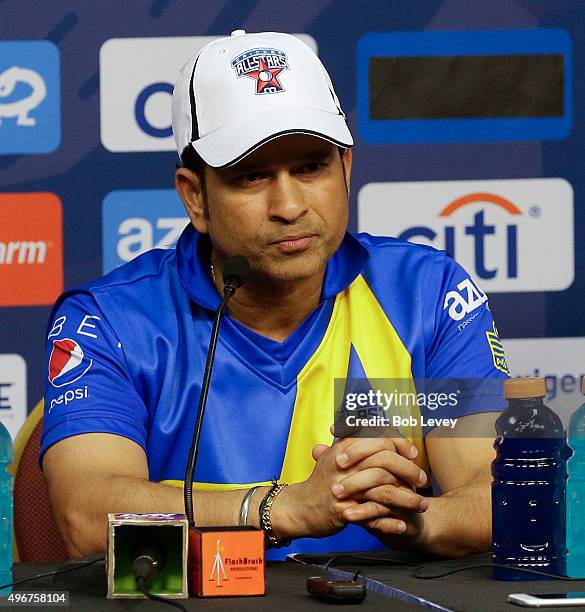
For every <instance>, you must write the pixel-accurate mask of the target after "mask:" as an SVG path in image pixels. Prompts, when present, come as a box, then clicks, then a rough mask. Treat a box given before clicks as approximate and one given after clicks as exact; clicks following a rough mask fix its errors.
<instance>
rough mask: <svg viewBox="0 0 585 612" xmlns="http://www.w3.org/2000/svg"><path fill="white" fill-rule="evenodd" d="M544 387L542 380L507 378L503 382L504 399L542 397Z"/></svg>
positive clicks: (540, 378)
mask: <svg viewBox="0 0 585 612" xmlns="http://www.w3.org/2000/svg"><path fill="white" fill-rule="evenodd" d="M545 395H546V387H545V384H544V378H542V377H533V378H508V379H507V380H505V381H504V397H505V398H506V399H523V398H528V397H544V396H545Z"/></svg>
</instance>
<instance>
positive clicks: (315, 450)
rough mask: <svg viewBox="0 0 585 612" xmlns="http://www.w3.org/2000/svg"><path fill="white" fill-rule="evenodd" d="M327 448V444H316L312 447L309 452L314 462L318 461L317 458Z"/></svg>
mask: <svg viewBox="0 0 585 612" xmlns="http://www.w3.org/2000/svg"><path fill="white" fill-rule="evenodd" d="M328 448H329V446H327V444H316V445H315V446H313V450H312V451H311V455H313V459H314V460H315V461H319V457H320V456H321V455H322V454H323V453H324V452H325V451H326V450H327V449H328Z"/></svg>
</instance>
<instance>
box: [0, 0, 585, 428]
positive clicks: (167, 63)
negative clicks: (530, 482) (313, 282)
mask: <svg viewBox="0 0 585 612" xmlns="http://www.w3.org/2000/svg"><path fill="white" fill-rule="evenodd" d="M41 5H42V10H39V8H40V6H41ZM239 28H243V29H246V30H247V31H265V30H282V31H286V32H291V33H294V34H298V35H299V36H301V37H302V38H303V39H304V40H305V42H307V43H308V44H309V45H311V46H312V47H313V48H314V49H315V50H316V51H317V52H318V54H319V55H320V57H321V58H322V60H323V62H324V63H325V65H326V67H327V68H328V70H329V73H330V75H331V77H332V79H333V82H334V83H335V87H336V90H337V93H338V95H339V98H340V100H341V103H342V105H343V108H344V109H345V111H346V113H347V115H348V118H349V121H350V124H351V126H352V129H353V133H354V136H355V140H356V147H355V156H354V159H355V162H354V164H355V165H354V176H353V183H352V197H351V203H352V213H351V229H354V230H360V231H369V232H371V233H378V234H391V235H398V236H402V237H404V238H408V239H410V240H414V241H418V242H422V243H426V244H433V245H435V246H436V247H437V248H442V249H447V250H449V251H450V252H451V253H452V254H453V255H454V256H455V257H456V259H458V260H459V261H460V262H461V263H462V264H463V265H464V266H465V267H466V268H467V269H468V270H469V272H470V273H471V274H472V275H473V277H474V278H475V281H476V282H477V284H478V285H479V286H480V287H482V288H483V289H484V290H485V291H486V292H487V293H488V295H489V296H490V304H491V308H492V310H493V312H494V314H495V318H496V320H497V322H498V326H499V330H500V334H501V336H502V338H503V339H504V345H505V346H507V347H509V351H508V352H509V363H510V368H511V370H512V373H513V374H518V375H526V374H535V373H536V374H540V375H545V376H547V384H548V385H549V388H550V390H551V396H552V395H554V396H555V397H557V398H558V397H561V396H562V397H565V400H566V401H567V398H569V397H570V400H569V401H568V404H569V405H573V404H574V402H576V401H578V399H577V394H576V389H577V387H578V384H579V379H580V377H582V375H583V373H584V372H585V343H584V337H585V316H583V314H582V304H583V303H585V265H584V256H585V241H584V240H583V239H582V238H581V236H582V235H583V234H584V232H585V202H584V201H583V197H584V196H583V194H584V189H585V173H583V159H585V123H584V113H585V110H584V108H585V107H584V105H583V103H582V101H583V89H584V86H585V70H584V64H585V61H584V58H585V5H584V3H583V2H582V0H541V1H539V2H531V1H529V0H475V1H474V2H469V1H468V0H416V1H412V0H391V1H387V0H369V1H367V2H366V1H364V2H355V1H354V0H296V1H295V2H285V1H279V0H270V1H269V0H226V1H203V0H136V1H133V2H128V1H121V2H120V1H119V0H118V1H114V0H101V1H100V2H78V1H73V0H59V1H52V2H42V3H39V2H38V0H1V1H0V419H1V420H2V421H3V422H4V423H5V424H6V425H7V426H8V428H9V430H10V432H11V433H12V435H13V436H14V435H15V434H16V432H17V431H18V429H19V427H20V426H21V424H22V422H23V421H24V418H25V416H26V414H27V412H28V411H30V410H31V409H32V407H34V405H35V404H36V403H37V402H38V400H39V399H40V398H41V396H42V391H43V386H44V383H45V380H46V372H45V370H44V368H45V366H44V363H43V359H44V357H43V352H44V340H45V336H46V329H45V327H46V321H47V317H48V315H49V312H50V305H51V304H52V302H53V301H54V299H55V298H56V297H57V295H58V294H59V293H60V291H61V290H62V289H63V288H68V287H72V286H75V285H78V284H80V283H83V282H85V281H87V280H89V279H91V278H93V277H95V276H98V275H101V274H102V273H104V272H106V271H109V270H111V269H112V268H114V267H116V266H117V265H120V264H121V263H124V262H125V261H128V260H130V259H132V258H133V257H135V256H136V255H137V254H138V253H140V252H143V251H144V250H146V249H149V248H152V247H161V246H162V247H166V246H170V245H172V244H173V243H174V241H175V240H176V239H177V236H178V235H179V233H180V231H181V229H182V228H183V227H184V225H185V215H184V213H183V211H182V207H181V205H180V202H179V200H178V197H177V196H176V194H175V193H174V192H173V189H172V185H173V172H174V168H175V163H176V161H177V157H176V153H175V152H174V151H173V148H174V145H173V141H172V136H171V129H170V110H169V107H170V94H171V91H172V83H173V82H174V80H175V78H176V75H177V73H178V71H179V69H180V68H181V66H182V65H183V64H184V63H185V62H186V61H187V60H188V59H189V57H190V56H191V55H192V54H193V53H195V52H196V51H197V50H198V49H199V48H200V47H201V46H203V45H204V44H206V43H207V42H208V41H209V40H211V39H212V38H214V37H217V36H221V35H226V34H229V33H230V32H231V31H232V30H234V29H239ZM547 338H551V339H554V340H550V341H549V340H547Z"/></svg>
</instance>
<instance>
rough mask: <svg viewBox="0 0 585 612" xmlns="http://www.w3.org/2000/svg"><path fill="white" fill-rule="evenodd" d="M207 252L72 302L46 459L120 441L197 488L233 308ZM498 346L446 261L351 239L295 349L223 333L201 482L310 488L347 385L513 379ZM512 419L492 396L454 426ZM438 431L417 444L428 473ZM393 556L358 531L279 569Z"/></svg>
mask: <svg viewBox="0 0 585 612" xmlns="http://www.w3.org/2000/svg"><path fill="white" fill-rule="evenodd" d="M207 248H208V242H207V238H206V237H203V236H201V235H199V234H198V233H197V232H196V231H195V230H194V229H193V228H192V227H191V226H189V227H188V228H187V229H186V230H185V231H184V233H183V235H182V236H181V238H180V240H179V242H178V244H177V248H176V249H175V250H170V251H163V250H154V251H150V252H148V253H146V254H144V255H142V256H140V257H138V258H137V259H135V260H134V261H133V262H131V263H129V264H127V265H125V266H122V267H121V268H118V269H117V270H115V271H113V272H111V273H110V274H108V275H107V276H105V277H103V278H101V279H99V280H97V281H94V282H92V283H90V284H88V285H86V286H84V287H81V288H79V289H76V290H73V291H70V292H68V293H66V294H64V295H63V296H62V297H61V298H60V299H59V300H58V302H57V304H56V305H55V308H54V310H53V313H52V315H51V320H50V324H49V328H48V338H47V363H48V366H47V372H48V373H47V385H46V394H45V417H44V431H43V438H42V446H41V457H42V455H43V453H44V452H45V451H46V450H47V449H48V448H49V447H50V446H51V445H52V444H55V443H56V442H58V441H59V440H62V439H63V438H67V437H69V436H74V435H78V434H84V433H90V432H106V433H112V434H117V435H120V436H124V437H126V438H129V439H130V440H133V441H134V442H136V443H137V444H139V445H140V446H141V447H142V448H143V449H144V450H145V452H146V454H147V457H148V468H149V476H150V480H152V481H157V482H163V483H166V484H169V485H175V486H182V484H183V477H184V473H185V465H186V461H187V456H188V453H189V448H190V446H191V439H192V435H193V425H194V421H195V414H196V410H197V406H198V401H199V394H200V388H201V381H202V378H203V370H204V367H205V360H206V354H207V349H208V345H209V338H210V334H211V327H212V321H213V311H214V310H215V309H216V308H217V306H218V305H219V299H220V298H219V295H218V293H217V291H216V289H215V287H214V286H213V284H212V282H211V279H210V277H209V264H208V254H206V249H207ZM498 350H499V348H498V340H497V335H496V333H495V332H494V324H493V321H492V317H491V313H490V311H489V309H488V306H487V298H486V297H485V294H483V293H482V292H481V291H480V290H479V289H478V288H477V287H476V286H475V284H474V283H473V282H472V281H471V279H469V277H468V275H467V274H466V272H465V271H464V270H463V269H462V268H461V267H460V266H459V265H458V264H456V263H455V262H454V261H453V260H452V259H451V258H450V257H449V256H448V255H447V254H446V253H444V252H440V251H436V250H434V249H432V248H430V247H424V246H420V245H414V244H411V243H408V242H404V241H401V240H397V239H394V238H380V237H373V236H369V235H367V234H359V235H353V234H349V233H348V234H346V236H345V238H344V241H343V243H342V245H341V246H340V248H339V249H338V251H337V252H336V253H335V254H334V255H333V257H332V258H331V259H330V260H329V262H328V264H327V269H326V274H325V278H324V284H323V292H322V302H321V304H320V305H319V306H318V308H317V309H316V310H315V311H314V312H312V313H311V314H310V315H309V316H308V317H307V319H306V320H305V321H303V323H302V324H301V325H300V326H299V327H298V328H297V329H296V330H295V331H294V332H293V333H292V334H291V335H290V336H289V337H288V338H287V339H286V340H285V341H284V342H282V343H281V342H276V341H273V340H270V339H268V338H266V337H263V336H261V335H259V334H256V333H255V332H253V331H252V330H250V329H248V328H247V327H245V326H244V325H242V324H241V323H239V322H238V321H237V320H235V319H233V318H231V317H230V316H229V312H228V315H227V316H226V317H225V318H224V320H223V321H222V325H221V331H220V336H219V343H218V346H217V352H216V358H215V364H214V370H213V376H212V381H211V387H210V390H209V396H208V403H207V409H206V414H205V420H204V424H203V429H202V436H201V443H200V451H199V459H198V464H197V467H196V472H195V486H196V488H199V489H208V490H222V489H232V488H248V487H250V486H252V485H254V484H259V483H261V484H269V483H270V481H271V480H272V479H274V478H278V479H279V480H280V481H282V482H288V483H295V482H300V481H302V480H305V479H306V478H308V477H309V475H310V474H311V472H312V470H313V467H314V460H313V459H312V456H311V449H312V448H313V446H314V445H315V444H320V443H322V444H331V442H332V435H331V433H330V426H331V424H332V423H333V419H334V384H333V381H334V380H335V379H340V378H346V377H352V378H368V379H373V378H401V379H409V378H425V377H426V378H449V377H466V378H491V377H505V376H506V375H507V374H506V370H507V368H506V365H505V360H504V359H503V356H502V355H501V353H500V352H498ZM483 399H485V398H483ZM501 408H502V405H501V403H500V402H499V401H498V400H497V399H495V398H489V401H482V398H477V401H474V402H468V403H466V404H464V405H463V404H462V405H461V407H460V411H461V413H460V414H453V413H451V414H450V416H455V417H458V416H464V415H465V414H470V413H474V412H487V411H494V410H500V409H501ZM415 429H416V428H415ZM425 433H426V432H425V431H422V430H420V429H419V430H411V431H409V432H407V435H409V436H410V437H411V438H412V439H413V441H414V442H415V443H416V444H417V445H418V446H419V455H418V457H417V459H416V461H417V463H419V465H420V466H421V467H422V468H423V469H428V465H427V459H426V453H425V447H424V435H425ZM380 547H381V545H380V544H379V542H378V541H377V540H376V539H375V538H374V537H373V536H371V535H370V534H368V533H367V532H366V531H365V530H363V529H362V528H361V527H359V526H356V525H352V526H349V527H347V528H345V529H344V530H343V531H341V532H340V533H338V534H336V535H334V536H331V537H327V538H323V539H312V538H305V539H300V540H297V541H295V542H293V543H292V544H291V546H290V547H288V548H286V549H280V550H278V551H270V552H269V558H282V557H283V556H284V555H285V554H286V553H288V552H293V551H304V552H312V551H314V552H317V551H343V550H367V549H374V548H380Z"/></svg>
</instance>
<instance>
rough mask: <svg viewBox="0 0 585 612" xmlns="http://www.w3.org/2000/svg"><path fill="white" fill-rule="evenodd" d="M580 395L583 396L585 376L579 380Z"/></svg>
mask: <svg viewBox="0 0 585 612" xmlns="http://www.w3.org/2000/svg"><path fill="white" fill-rule="evenodd" d="M581 393H582V394H583V395H585V376H583V378H582V379H581Z"/></svg>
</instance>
